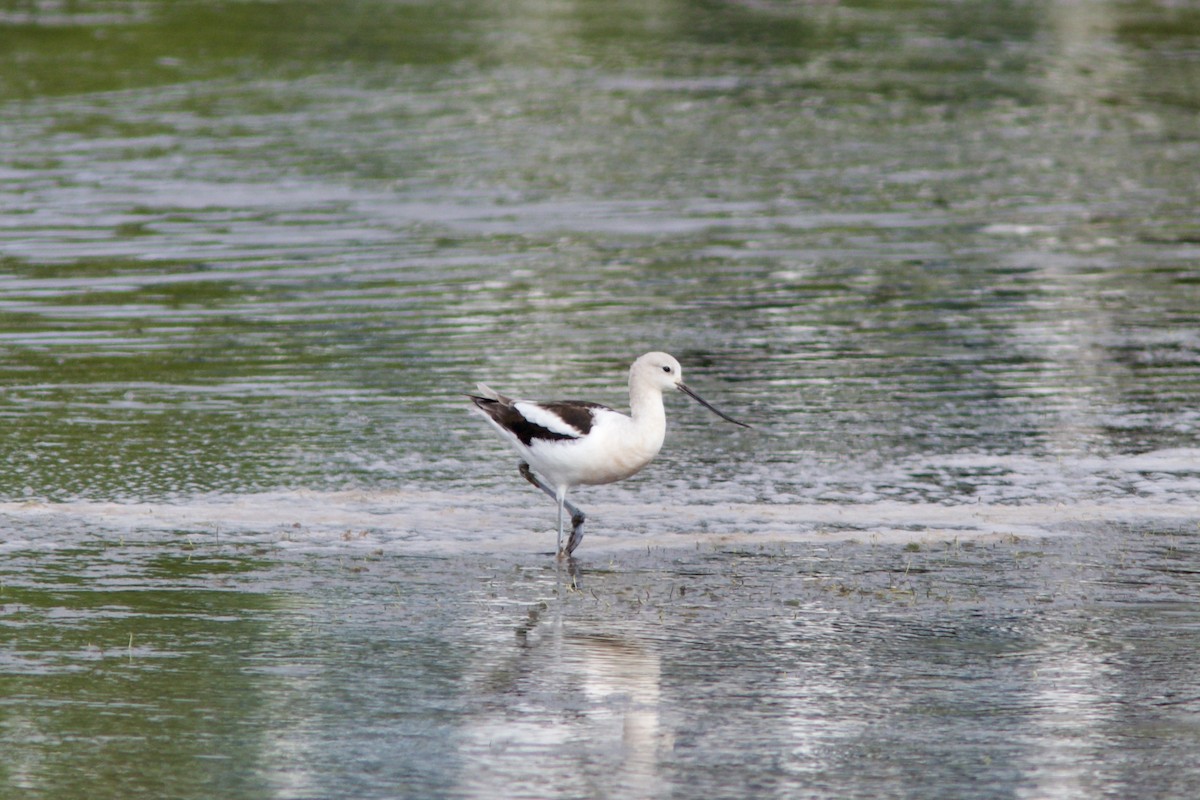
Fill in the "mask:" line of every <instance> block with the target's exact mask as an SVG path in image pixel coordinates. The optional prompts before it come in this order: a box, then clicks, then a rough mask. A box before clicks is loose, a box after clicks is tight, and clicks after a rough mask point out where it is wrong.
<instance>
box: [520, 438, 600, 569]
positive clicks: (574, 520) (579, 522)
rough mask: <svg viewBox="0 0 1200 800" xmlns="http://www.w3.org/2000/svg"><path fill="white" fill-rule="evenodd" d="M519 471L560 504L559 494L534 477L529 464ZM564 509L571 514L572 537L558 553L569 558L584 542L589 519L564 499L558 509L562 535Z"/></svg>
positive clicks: (523, 463) (523, 476) (523, 464)
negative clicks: (585, 526) (585, 527)
mask: <svg viewBox="0 0 1200 800" xmlns="http://www.w3.org/2000/svg"><path fill="white" fill-rule="evenodd" d="M517 469H519V470H520V472H521V477H522V478H524V479H525V480H527V481H529V482H530V483H532V484H533V485H534V486H536V487H538V488H539V489H541V490H542V491H543V492H545V493H546V494H547V495H549V496H550V497H553V498H554V502H556V503H557V502H558V492H556V491H554V490H553V489H551V488H550V487H549V486H547V485H546V484H545V483H544V482H543V481H542V479H541V478H539V477H538V476H537V475H534V474H533V471H532V470H530V469H529V465H528V464H527V463H525V462H524V461H522V462H521V464H520V466H519V467H517ZM564 507H565V508H566V509H567V511H570V512H571V536H570V538H569V539H567V546H566V548H565V549H560V550H559V551H558V554H559V555H560V556H561V555H568V556H569V555H571V554H572V553H574V552H575V548H576V547H579V543H580V542H582V541H583V522H584V520H586V519H587V517H586V516H584V513H583V512H582V511H580V510H579V509H578V508H576V507H575V506H574V505H573V504H572V503H571V501H570V500H567V499H566V498H563V501H562V505H560V506H559V509H558V510H559V532H560V534H561V529H562V509H563V508H564ZM558 544H559V547H560V548H561V547H562V542H561V541H560V542H559V543H558Z"/></svg>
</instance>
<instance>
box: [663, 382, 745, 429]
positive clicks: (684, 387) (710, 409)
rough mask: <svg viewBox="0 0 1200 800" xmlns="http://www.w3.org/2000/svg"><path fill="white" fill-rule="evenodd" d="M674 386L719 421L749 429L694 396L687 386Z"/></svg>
mask: <svg viewBox="0 0 1200 800" xmlns="http://www.w3.org/2000/svg"><path fill="white" fill-rule="evenodd" d="M675 385H676V386H678V387H679V391H681V392H683V393H684V394H686V395H687V396H688V397H690V398H692V399H693V400H695V401H696V402H697V403H699V404H700V405H702V406H704V407H705V408H707V409H708V410H709V411H711V412H713V413H714V414H716V415H717V416H718V417H720V418H721V419H723V420H725V421H726V422H732V423H733V424H734V425H741V426H742V427H743V428H749V427H750V426H749V425H747V424H746V423H744V422H738V421H737V420H736V419H734V418H733V417H731V416H729V415H728V414H726V413H725V412H723V411H718V410H717V409H716V408H714V407H713V405H712V404H711V403H709V402H708V401H707V400H705V399H704V398H703V397H701V396H700V395H698V394H696V393H695V392H693V391H692V390H691V389H689V388H688V387H687V386H684V385H683V384H682V383H677V384H675Z"/></svg>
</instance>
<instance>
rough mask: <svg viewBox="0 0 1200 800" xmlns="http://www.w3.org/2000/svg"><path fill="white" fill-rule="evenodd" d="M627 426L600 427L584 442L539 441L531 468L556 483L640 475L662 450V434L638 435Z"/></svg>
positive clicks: (575, 483)
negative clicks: (638, 473)
mask: <svg viewBox="0 0 1200 800" xmlns="http://www.w3.org/2000/svg"><path fill="white" fill-rule="evenodd" d="M622 427H624V426H613V427H597V428H593V430H592V432H591V433H590V434H589V435H588V436H585V437H584V438H582V439H574V440H563V441H550V442H539V443H538V444H537V445H536V446H535V447H534V448H532V450H531V452H530V454H529V455H530V456H531V458H530V466H532V467H533V468H534V470H535V471H537V472H540V473H541V474H542V475H544V476H545V477H547V478H549V479H550V480H551V481H552V482H553V483H556V484H566V485H569V486H580V485H596V484H602V483H612V482H613V481H619V480H622V479H623V478H628V477H629V476H630V475H634V474H635V473H637V472H639V471H640V470H641V469H642V468H643V467H645V466H646V465H647V464H649V463H650V462H651V461H653V460H654V457H655V456H656V455H658V451H659V450H660V449H661V448H662V443H663V437H662V436H661V435H657V436H654V435H651V436H638V435H635V432H634V431H631V430H629V429H625V430H621V428H622Z"/></svg>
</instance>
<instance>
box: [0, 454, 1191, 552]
mask: <svg viewBox="0 0 1200 800" xmlns="http://www.w3.org/2000/svg"><path fill="white" fill-rule="evenodd" d="M926 465H927V467H930V468H932V467H933V466H934V465H942V466H947V467H958V468H962V467H971V468H973V469H978V468H981V467H993V468H996V469H998V470H999V471H1000V473H1001V474H1003V475H1004V476H1005V477H1004V480H1003V481H1002V483H1003V484H1004V485H1005V488H1004V490H1002V491H1001V490H996V491H987V490H984V491H981V492H978V493H976V494H974V495H970V496H968V495H963V496H959V497H954V496H946V497H944V498H942V499H940V500H938V501H935V502H921V501H914V500H904V499H895V498H891V497H887V496H883V495H881V494H880V493H879V492H877V491H875V490H874V489H872V488H869V487H868V488H865V489H863V490H861V491H860V492H859V493H857V494H854V493H852V492H847V491H843V492H841V493H838V494H837V496H836V498H831V497H828V496H827V497H826V498H825V499H824V501H822V500H820V499H802V500H799V501H796V500H786V501H770V500H766V501H747V500H744V499H741V500H739V499H735V496H734V494H733V493H731V492H728V491H721V490H720V489H718V488H716V487H713V488H711V489H697V488H688V487H685V486H680V485H678V484H676V485H672V486H670V487H669V488H665V489H661V490H660V489H659V488H658V487H655V486H654V485H650V484H647V483H645V482H642V483H640V484H638V485H631V486H626V487H621V488H614V487H605V488H602V489H596V490H591V491H589V490H580V491H579V492H578V493H577V495H576V496H575V497H576V500H577V502H578V503H579V504H580V505H581V506H582V507H583V508H584V509H585V512H586V513H587V514H588V515H589V522H588V526H587V528H586V529H585V531H586V537H587V538H586V540H585V542H586V547H585V548H584V550H583V551H581V553H580V554H581V555H584V556H586V555H602V554H607V553H616V552H620V551H623V550H628V549H636V548H658V547H666V548H674V547H691V546H704V545H718V544H727V543H731V542H737V543H758V544H769V543H779V542H830V541H843V540H853V541H867V542H872V543H928V542H944V541H967V540H990V539H995V538H999V537H1022V538H1024V537H1048V536H1061V535H1077V534H1081V533H1085V532H1086V531H1088V530H1090V529H1094V528H1096V527H1097V526H1100V527H1113V526H1132V527H1139V528H1156V527H1158V528H1164V529H1168V530H1179V529H1189V528H1191V527H1194V526H1195V525H1196V524H1197V522H1200V513H1198V511H1197V508H1196V506H1195V503H1194V500H1193V498H1194V497H1195V496H1196V494H1197V492H1200V452H1198V451H1196V450H1193V449H1187V448H1176V449H1169V450H1162V451H1158V452H1153V453H1144V454H1140V455H1136V456H1118V457H1112V458H1090V459H1078V460H1075V461H1072V462H1069V463H1067V462H1063V461H1046V460H1038V459H1032V458H999V457H981V456H955V457H946V458H942V459H938V460H932V461H929V462H926ZM1051 472H1053V473H1055V474H1057V475H1058V476H1059V479H1058V480H1057V481H1051V480H1050V479H1049V474H1050V473H1051ZM1018 476H1019V477H1018ZM877 480H878V482H886V478H884V477H882V476H879V477H878V478H877ZM481 483H485V482H484V481H481ZM865 483H868V484H869V483H870V480H867V481H865ZM1118 486H1124V487H1126V488H1125V490H1123V491H1118V490H1117V489H1116V487H1118ZM826 494H827V495H828V494H829V493H826ZM0 518H2V519H3V520H4V522H5V523H6V524H5V527H8V528H10V530H12V531H13V532H14V533H15V534H16V535H9V536H7V537H5V542H4V544H2V545H0V549H7V550H13V549H27V548H35V549H36V548H39V547H56V546H61V545H62V544H63V536H62V532H63V531H81V530H82V531H88V532H89V534H90V535H102V536H120V537H148V538H157V537H162V536H204V537H216V538H218V539H224V540H227V541H234V542H257V543H264V544H271V545H275V546H278V547H280V548H285V549H288V550H294V551H351V552H353V551H358V550H363V549H366V550H374V551H384V552H395V553H414V554H415V553H421V554H452V553H470V552H474V553H489V552H490V553H501V552H521V551H528V552H531V553H535V552H545V551H546V550H547V549H549V548H551V547H552V546H553V532H552V531H551V530H549V526H551V525H552V524H553V521H554V507H553V504H552V503H551V502H550V501H549V500H546V499H544V498H540V497H538V496H536V495H535V494H533V493H532V491H531V490H527V487H524V486H523V485H517V484H516V482H515V481H514V482H513V483H512V484H511V485H504V486H494V485H493V486H481V487H479V488H474V489H472V488H463V489H461V490H458V491H455V490H437V489H430V488H425V487H423V486H417V487H414V488H406V489H397V490H372V489H359V490H345V491H317V490H275V491H265V492H258V493H247V494H230V493H208V494H200V495H194V496H184V497H176V498H173V499H170V500H165V501H163V502H116V501H99V500H87V499H76V500H71V501H67V502H45V501H38V500H29V501H24V502H8V503H3V504H0Z"/></svg>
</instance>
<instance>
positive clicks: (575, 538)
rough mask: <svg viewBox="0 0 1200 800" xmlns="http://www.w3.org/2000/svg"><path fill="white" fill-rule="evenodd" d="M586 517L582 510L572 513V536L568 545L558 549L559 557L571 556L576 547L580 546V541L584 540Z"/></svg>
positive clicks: (568, 540)
mask: <svg viewBox="0 0 1200 800" xmlns="http://www.w3.org/2000/svg"><path fill="white" fill-rule="evenodd" d="M585 519H586V517H584V515H583V512H582V511H576V512H575V513H574V514H572V515H571V536H570V537H569V538H568V539H567V546H566V547H561V548H560V549H559V551H558V557H559V558H570V557H571V554H572V553H574V552H575V548H576V547H579V543H580V542H582V541H583V522H584V520H585Z"/></svg>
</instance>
